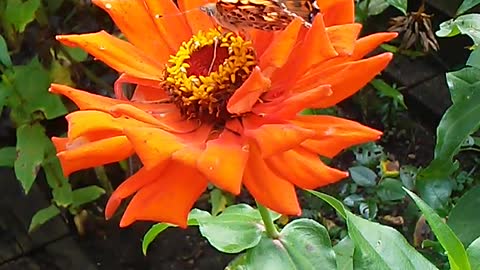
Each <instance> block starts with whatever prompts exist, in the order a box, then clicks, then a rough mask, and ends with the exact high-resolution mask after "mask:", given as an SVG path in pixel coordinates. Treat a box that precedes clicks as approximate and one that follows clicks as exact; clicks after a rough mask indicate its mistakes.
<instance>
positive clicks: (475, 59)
mask: <svg viewBox="0 0 480 270" xmlns="http://www.w3.org/2000/svg"><path fill="white" fill-rule="evenodd" d="M467 66H471V67H475V68H478V69H480V49H479V48H478V47H477V48H476V49H475V50H473V51H472V53H471V54H470V56H469V57H468V60H467Z"/></svg>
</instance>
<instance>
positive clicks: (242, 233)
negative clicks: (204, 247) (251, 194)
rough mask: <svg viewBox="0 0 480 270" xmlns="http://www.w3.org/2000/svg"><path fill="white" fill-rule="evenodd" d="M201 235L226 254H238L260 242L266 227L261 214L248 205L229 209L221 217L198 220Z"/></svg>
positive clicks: (238, 205) (239, 205) (234, 206)
mask: <svg viewBox="0 0 480 270" xmlns="http://www.w3.org/2000/svg"><path fill="white" fill-rule="evenodd" d="M197 221H198V223H199V226H200V233H201V234H202V235H203V236H204V237H205V238H207V240H208V241H209V242H210V244H211V245H212V246H214V247H215V248H216V249H217V250H219V251H221V252H225V253H238V252H241V251H243V250H245V249H248V248H252V247H254V246H256V245H257V244H258V242H259V241H260V239H261V237H262V234H263V231H264V226H263V222H262V218H261V216H260V213H259V212H258V211H257V210H256V209H254V208H252V207H251V206H249V205H246V204H237V205H233V206H230V207H227V208H226V209H225V210H224V211H223V212H222V213H221V214H220V215H218V216H210V217H209V218H200V219H198V220H197Z"/></svg>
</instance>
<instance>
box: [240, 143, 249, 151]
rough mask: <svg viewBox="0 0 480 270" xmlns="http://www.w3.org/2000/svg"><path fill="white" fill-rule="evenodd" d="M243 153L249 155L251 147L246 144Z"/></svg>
mask: <svg viewBox="0 0 480 270" xmlns="http://www.w3.org/2000/svg"><path fill="white" fill-rule="evenodd" d="M242 151H243V152H247V153H248V152H250V145H248V144H245V145H244V146H242Z"/></svg>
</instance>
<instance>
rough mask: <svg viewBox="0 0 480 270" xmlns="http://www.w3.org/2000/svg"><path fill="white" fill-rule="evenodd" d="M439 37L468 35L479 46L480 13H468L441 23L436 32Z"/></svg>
mask: <svg viewBox="0 0 480 270" xmlns="http://www.w3.org/2000/svg"><path fill="white" fill-rule="evenodd" d="M436 34H437V36H439V37H452V36H456V35H458V34H464V35H468V36H469V37H470V38H471V39H472V40H473V43H474V46H478V45H479V43H480V14H466V15H462V16H459V17H457V18H455V19H451V20H448V21H445V22H443V23H441V24H440V30H438V31H437V32H436Z"/></svg>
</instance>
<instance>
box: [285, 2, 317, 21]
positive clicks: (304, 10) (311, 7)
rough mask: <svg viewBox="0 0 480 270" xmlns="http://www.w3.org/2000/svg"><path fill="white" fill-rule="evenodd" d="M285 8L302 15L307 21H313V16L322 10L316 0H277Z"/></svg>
mask: <svg viewBox="0 0 480 270" xmlns="http://www.w3.org/2000/svg"><path fill="white" fill-rule="evenodd" d="M277 1H278V2H279V3H280V4H283V5H284V6H285V8H286V9H287V10H288V11H290V12H293V13H295V14H296V15H298V16H300V17H302V18H303V19H304V20H305V21H307V22H312V20H313V17H315V15H317V13H318V12H320V8H319V7H318V5H317V1H316V0H277Z"/></svg>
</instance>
